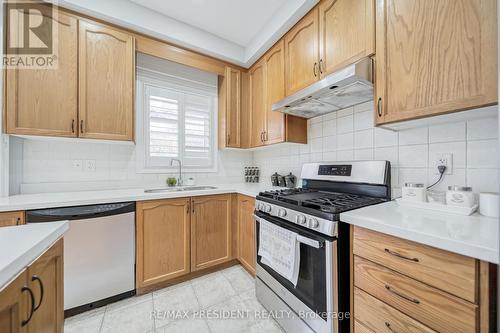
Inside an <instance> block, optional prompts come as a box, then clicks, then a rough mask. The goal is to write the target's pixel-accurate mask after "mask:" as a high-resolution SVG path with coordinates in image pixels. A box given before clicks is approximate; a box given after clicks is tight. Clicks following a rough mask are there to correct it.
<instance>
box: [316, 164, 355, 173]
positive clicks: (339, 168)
mask: <svg viewBox="0 0 500 333" xmlns="http://www.w3.org/2000/svg"><path fill="white" fill-rule="evenodd" d="M351 170H352V165H347V164H345V165H320V166H319V171H318V175H319V176H350V175H351Z"/></svg>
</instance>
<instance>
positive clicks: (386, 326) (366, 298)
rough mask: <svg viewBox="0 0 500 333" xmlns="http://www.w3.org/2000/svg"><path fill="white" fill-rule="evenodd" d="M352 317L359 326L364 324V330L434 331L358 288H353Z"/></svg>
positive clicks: (429, 332) (412, 332) (425, 332)
mask: <svg viewBox="0 0 500 333" xmlns="http://www.w3.org/2000/svg"><path fill="white" fill-rule="evenodd" d="M354 318H355V319H356V321H357V322H359V323H360V326H364V328H365V329H366V332H387V333H391V332H411V333H435V331H433V330H431V329H430V328H428V327H427V326H424V325H422V324H421V323H419V322H418V321H416V320H414V319H412V318H410V317H408V316H407V315H405V314H404V313H401V312H399V311H398V310H396V309H394V308H392V307H390V306H389V305H387V304H385V303H383V302H381V301H379V300H378V299H376V298H375V297H373V296H370V295H369V294H367V293H365V292H364V291H362V290H360V289H358V288H355V289H354ZM361 332H363V327H362V328H361Z"/></svg>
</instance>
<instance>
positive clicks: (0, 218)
mask: <svg viewBox="0 0 500 333" xmlns="http://www.w3.org/2000/svg"><path fill="white" fill-rule="evenodd" d="M20 224H24V212H23V211H17V212H5V213H0V227H10V226H13V225H20Z"/></svg>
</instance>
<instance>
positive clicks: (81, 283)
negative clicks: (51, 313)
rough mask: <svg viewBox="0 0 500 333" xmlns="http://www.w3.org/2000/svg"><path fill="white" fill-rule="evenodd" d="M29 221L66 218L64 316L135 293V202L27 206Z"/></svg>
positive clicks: (39, 221)
mask: <svg viewBox="0 0 500 333" xmlns="http://www.w3.org/2000/svg"><path fill="white" fill-rule="evenodd" d="M26 218H27V222H28V223H43V222H51V221H62V220H68V221H69V230H68V232H67V233H66V234H65V235H64V310H65V311H64V312H65V316H72V315H74V314H77V313H80V312H84V311H87V310H89V309H92V308H95V307H99V306H102V305H104V304H107V303H110V302H115V301H117V300H119V299H122V298H126V297H129V296H132V295H135V202H125V203H112V204H102V205H89V206H78V207H62V208H51V209H41V210H31V211H28V212H27V213H26Z"/></svg>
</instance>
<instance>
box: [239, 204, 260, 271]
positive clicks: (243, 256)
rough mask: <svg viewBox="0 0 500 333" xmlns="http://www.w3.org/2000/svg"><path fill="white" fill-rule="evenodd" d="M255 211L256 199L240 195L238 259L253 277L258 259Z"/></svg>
mask: <svg viewBox="0 0 500 333" xmlns="http://www.w3.org/2000/svg"><path fill="white" fill-rule="evenodd" d="M254 209H255V199H254V198H252V197H247V196H244V195H238V259H239V261H240V262H241V264H242V265H243V266H244V267H245V268H246V269H247V270H248V271H250V272H251V273H252V274H253V275H255V266H256V258H257V254H256V253H257V250H256V246H257V245H256V242H255V220H254V218H253V213H254Z"/></svg>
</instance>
